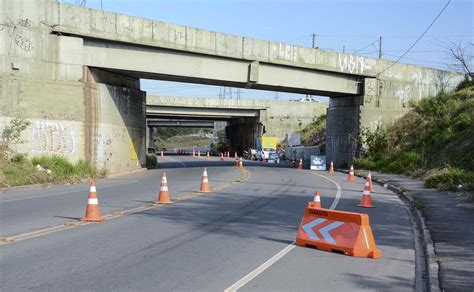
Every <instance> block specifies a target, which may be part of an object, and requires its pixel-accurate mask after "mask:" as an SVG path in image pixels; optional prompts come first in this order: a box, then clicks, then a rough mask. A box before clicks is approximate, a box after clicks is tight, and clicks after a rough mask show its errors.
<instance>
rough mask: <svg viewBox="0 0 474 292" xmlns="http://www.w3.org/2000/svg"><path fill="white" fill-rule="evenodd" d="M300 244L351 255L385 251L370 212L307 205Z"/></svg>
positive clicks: (371, 255) (378, 254)
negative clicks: (353, 211) (377, 245)
mask: <svg viewBox="0 0 474 292" xmlns="http://www.w3.org/2000/svg"><path fill="white" fill-rule="evenodd" d="M296 245H298V246H304V247H315V248H317V249H319V250H323V251H329V252H338V253H342V254H345V255H349V256H355V257H367V258H374V259H378V258H380V257H381V256H382V251H381V250H380V249H378V248H377V247H376V246H375V240H374V235H373V234H372V229H371V228H370V225H369V216H368V215H367V214H360V213H352V212H344V211H334V210H329V209H317V208H306V209H305V210H304V215H303V219H302V220H301V223H300V227H299V229H298V234H297V235H296Z"/></svg>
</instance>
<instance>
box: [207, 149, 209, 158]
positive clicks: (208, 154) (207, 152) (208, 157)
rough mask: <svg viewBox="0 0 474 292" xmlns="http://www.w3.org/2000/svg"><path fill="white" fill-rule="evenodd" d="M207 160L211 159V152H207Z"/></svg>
mask: <svg viewBox="0 0 474 292" xmlns="http://www.w3.org/2000/svg"><path fill="white" fill-rule="evenodd" d="M207 159H210V157H209V151H208V152H207Z"/></svg>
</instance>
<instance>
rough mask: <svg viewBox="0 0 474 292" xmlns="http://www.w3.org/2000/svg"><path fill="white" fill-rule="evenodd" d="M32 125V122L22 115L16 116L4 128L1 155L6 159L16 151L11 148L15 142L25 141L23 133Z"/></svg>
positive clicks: (0, 144) (0, 143) (0, 145)
mask: <svg viewBox="0 0 474 292" xmlns="http://www.w3.org/2000/svg"><path fill="white" fill-rule="evenodd" d="M29 125H30V122H29V121H27V120H25V119H24V118H22V117H19V116H17V117H14V118H13V119H11V120H10V124H9V125H8V126H7V127H5V128H4V129H3V132H2V140H1V142H0V155H1V156H3V157H2V158H4V159H6V158H8V157H9V156H11V154H13V153H14V151H13V149H12V148H11V147H12V146H13V145H15V144H22V143H25V140H23V139H22V138H21V133H22V132H23V131H24V130H25V129H26V128H27V127H28V126H29Z"/></svg>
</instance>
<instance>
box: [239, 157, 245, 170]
mask: <svg viewBox="0 0 474 292" xmlns="http://www.w3.org/2000/svg"><path fill="white" fill-rule="evenodd" d="M239 168H240V169H242V168H244V160H243V159H242V157H240V159H239Z"/></svg>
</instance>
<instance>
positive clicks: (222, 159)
mask: <svg viewBox="0 0 474 292" xmlns="http://www.w3.org/2000/svg"><path fill="white" fill-rule="evenodd" d="M220 160H221V161H224V154H223V153H221V158H220Z"/></svg>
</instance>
